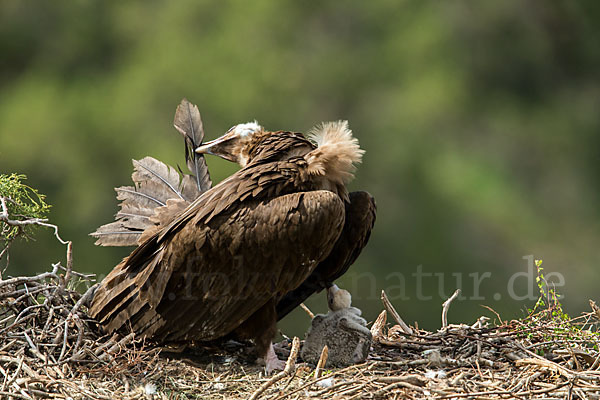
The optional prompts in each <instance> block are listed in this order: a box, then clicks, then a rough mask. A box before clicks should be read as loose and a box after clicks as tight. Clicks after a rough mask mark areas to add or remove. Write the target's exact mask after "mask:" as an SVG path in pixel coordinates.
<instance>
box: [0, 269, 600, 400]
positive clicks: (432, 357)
mask: <svg viewBox="0 0 600 400" xmlns="http://www.w3.org/2000/svg"><path fill="white" fill-rule="evenodd" d="M93 290H94V277H93V276H92V275H84V274H79V273H76V272H74V271H71V270H70V268H63V267H62V266H61V265H60V264H55V265H54V266H53V268H52V270H51V271H50V272H46V273H43V274H40V275H37V276H32V277H16V278H9V279H4V280H0V398H7V399H53V398H54V399H113V398H118V399H190V398H201V399H222V398H228V399H248V398H250V399H253V400H254V399H258V398H262V399H271V400H275V399H277V400H279V399H307V398H318V399H363V398H373V399H403V398H434V399H462V398H481V399H507V398H515V399H526V398H527V399H529V398H573V399H575V398H581V399H598V398H600V371H599V370H598V368H599V367H600V352H599V351H598V349H599V348H600V337H599V335H598V333H597V332H596V323H597V321H598V317H599V316H600V311H599V310H598V308H597V307H595V305H594V304H592V307H593V308H592V311H591V312H588V313H584V314H582V315H581V316H580V317H577V318H575V319H568V318H566V316H565V314H564V313H563V312H562V309H560V305H559V304H558V303H557V302H554V303H552V302H550V301H547V303H548V304H549V305H548V306H545V307H544V308H540V309H539V310H537V309H536V310H535V311H534V312H532V313H531V314H530V315H529V316H527V317H526V318H523V319H521V320H514V321H509V322H504V321H502V320H501V319H500V317H499V316H497V317H496V320H497V321H496V322H497V323H496V324H490V321H489V319H488V318H487V317H482V318H480V319H479V320H478V321H476V322H475V323H474V324H472V325H465V324H460V325H449V324H447V322H446V320H445V319H446V315H447V313H448V308H449V307H450V303H451V300H452V299H449V301H447V302H446V303H444V307H443V313H442V325H443V326H442V328H441V329H440V330H438V331H437V332H428V331H425V330H422V329H418V328H415V327H410V326H408V325H407V324H405V323H404V322H403V321H402V319H401V318H400V316H399V315H398V313H397V312H396V310H395V309H394V308H393V306H392V305H391V303H390V302H389V301H388V300H387V298H386V297H385V294H384V295H383V299H382V300H383V303H384V306H385V308H386V310H384V311H383V312H382V313H381V314H380V316H379V318H378V319H377V320H376V321H375V322H374V324H373V326H372V328H371V332H372V333H373V337H374V344H373V348H372V350H371V352H370V356H369V358H368V360H367V361H366V362H364V363H362V364H357V365H353V366H350V367H347V368H342V369H333V370H323V368H322V367H319V366H317V368H316V369H315V368H314V367H313V366H311V365H308V364H305V363H302V362H301V360H298V359H297V354H298V350H299V347H300V345H301V342H300V341H299V340H298V339H297V338H295V339H294V340H289V339H286V340H284V341H282V342H281V343H278V344H277V346H276V350H277V352H278V354H279V356H280V357H283V358H287V360H288V361H287V364H286V368H285V370H284V371H282V372H280V373H279V374H277V375H275V376H273V377H268V376H265V375H264V372H263V368H261V367H259V366H256V365H255V364H254V363H252V362H251V361H250V360H249V359H248V357H246V356H245V354H246V353H245V351H244V350H243V346H239V345H238V346H233V347H232V346H222V347H219V348H215V347H213V348H210V349H195V350H194V351H189V350H187V351H185V352H182V353H179V354H176V353H174V352H173V349H164V348H158V347H155V346H150V345H149V344H147V343H144V341H143V340H139V339H137V338H136V337H135V335H134V334H133V333H131V334H128V335H121V336H118V335H109V336H107V335H104V334H103V333H102V332H101V331H100V329H99V328H98V326H97V324H96V322H95V321H94V320H92V319H90V318H89V317H88V316H87V314H86V311H87V304H88V302H89V300H90V298H91V296H92V294H93ZM388 314H390V315H391V316H392V318H393V319H394V321H395V323H394V324H392V326H391V327H390V326H389V325H390V324H387V322H386V319H387V315H388ZM326 356H327V350H326V349H325V350H324V352H323V354H322V359H321V360H320V362H319V364H320V365H324V361H325V358H326Z"/></svg>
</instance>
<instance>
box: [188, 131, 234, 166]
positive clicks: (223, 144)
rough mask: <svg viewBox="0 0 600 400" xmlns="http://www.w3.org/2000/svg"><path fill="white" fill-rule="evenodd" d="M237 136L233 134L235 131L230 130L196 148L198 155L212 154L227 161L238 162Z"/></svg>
mask: <svg viewBox="0 0 600 400" xmlns="http://www.w3.org/2000/svg"><path fill="white" fill-rule="evenodd" d="M238 142H239V136H238V135H237V134H236V133H235V130H231V131H229V132H227V133H226V134H224V135H223V136H221V137H219V138H217V139H215V140H211V141H210V142H206V143H204V144H203V145H201V146H198V147H197V148H196V150H195V151H196V153H198V154H212V155H214V156H219V157H221V158H224V159H226V160H228V161H232V162H238V160H239V155H238V154H237V153H238V151H239V147H240V146H239V143H238Z"/></svg>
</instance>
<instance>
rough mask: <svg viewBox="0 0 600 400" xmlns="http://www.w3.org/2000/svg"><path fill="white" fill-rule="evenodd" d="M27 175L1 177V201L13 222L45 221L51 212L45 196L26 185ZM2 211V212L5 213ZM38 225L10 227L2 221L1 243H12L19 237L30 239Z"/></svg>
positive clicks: (0, 224) (0, 223)
mask: <svg viewBox="0 0 600 400" xmlns="http://www.w3.org/2000/svg"><path fill="white" fill-rule="evenodd" d="M25 179H27V177H26V176H25V175H20V174H14V173H13V174H10V175H4V174H1V175H0V199H2V200H3V203H4V205H5V207H6V212H7V213H8V215H7V218H8V219H10V220H13V221H25V220H31V219H44V218H46V216H47V215H48V212H49V211H50V205H49V204H47V203H46V202H45V197H46V196H44V195H43V194H41V193H39V192H38V191H37V190H36V189H34V188H32V187H30V186H28V185H26V184H24V183H23V181H24V180H25ZM3 211H4V210H3V209H0V212H3ZM36 227H37V225H10V224H8V223H7V222H4V221H0V241H4V242H10V241H12V240H14V239H15V238H17V237H18V236H23V237H25V238H28V237H30V235H31V234H32V232H33V230H34V229H35V228H36Z"/></svg>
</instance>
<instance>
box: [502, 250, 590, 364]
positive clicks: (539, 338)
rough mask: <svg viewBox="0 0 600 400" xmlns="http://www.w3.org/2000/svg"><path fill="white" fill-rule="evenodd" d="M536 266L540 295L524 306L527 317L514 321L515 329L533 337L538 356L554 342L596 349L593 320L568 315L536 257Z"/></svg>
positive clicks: (523, 334) (529, 337) (530, 338)
mask: <svg viewBox="0 0 600 400" xmlns="http://www.w3.org/2000/svg"><path fill="white" fill-rule="evenodd" d="M535 266H536V267H537V277H536V282H537V286H538V289H539V293H540V296H539V298H538V300H537V302H536V303H535V306H534V307H533V308H529V309H528V310H527V311H528V312H529V315H527V317H525V318H522V319H520V320H518V321H513V324H516V326H517V332H519V333H520V336H521V337H524V338H528V339H529V340H532V341H536V343H532V345H531V347H532V348H534V349H535V351H536V353H537V354H538V355H541V356H543V355H544V353H545V352H546V351H547V350H549V349H550V348H552V346H554V345H555V343H562V344H564V345H565V346H573V347H577V346H588V345H589V347H591V348H594V349H596V347H597V346H596V344H595V343H597V341H598V337H599V336H600V333H599V332H598V331H597V327H596V324H595V323H591V324H588V321H589V320H590V318H589V317H587V319H586V320H584V322H579V320H580V319H581V317H579V318H571V317H569V315H568V314H567V313H566V312H565V311H564V309H563V305H562V304H561V302H560V301H559V300H560V297H561V296H560V294H559V293H558V292H557V291H556V289H555V288H554V287H553V286H552V285H550V284H549V283H548V281H547V280H546V278H545V277H544V268H543V267H542V260H535ZM596 350H597V349H596Z"/></svg>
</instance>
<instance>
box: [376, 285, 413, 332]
mask: <svg viewBox="0 0 600 400" xmlns="http://www.w3.org/2000/svg"><path fill="white" fill-rule="evenodd" d="M381 301H382V302H383V305H384V307H385V308H386V310H388V311H389V313H390V314H392V317H394V319H395V320H396V322H397V323H398V325H400V328H402V331H403V332H404V333H406V334H409V335H412V334H413V331H412V329H411V328H410V326H408V325H407V324H406V323H405V322H404V321H403V320H402V318H400V314H398V312H397V311H396V309H395V308H394V306H393V305H392V303H391V302H390V300H389V299H388V297H387V294H385V290H382V291H381Z"/></svg>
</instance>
